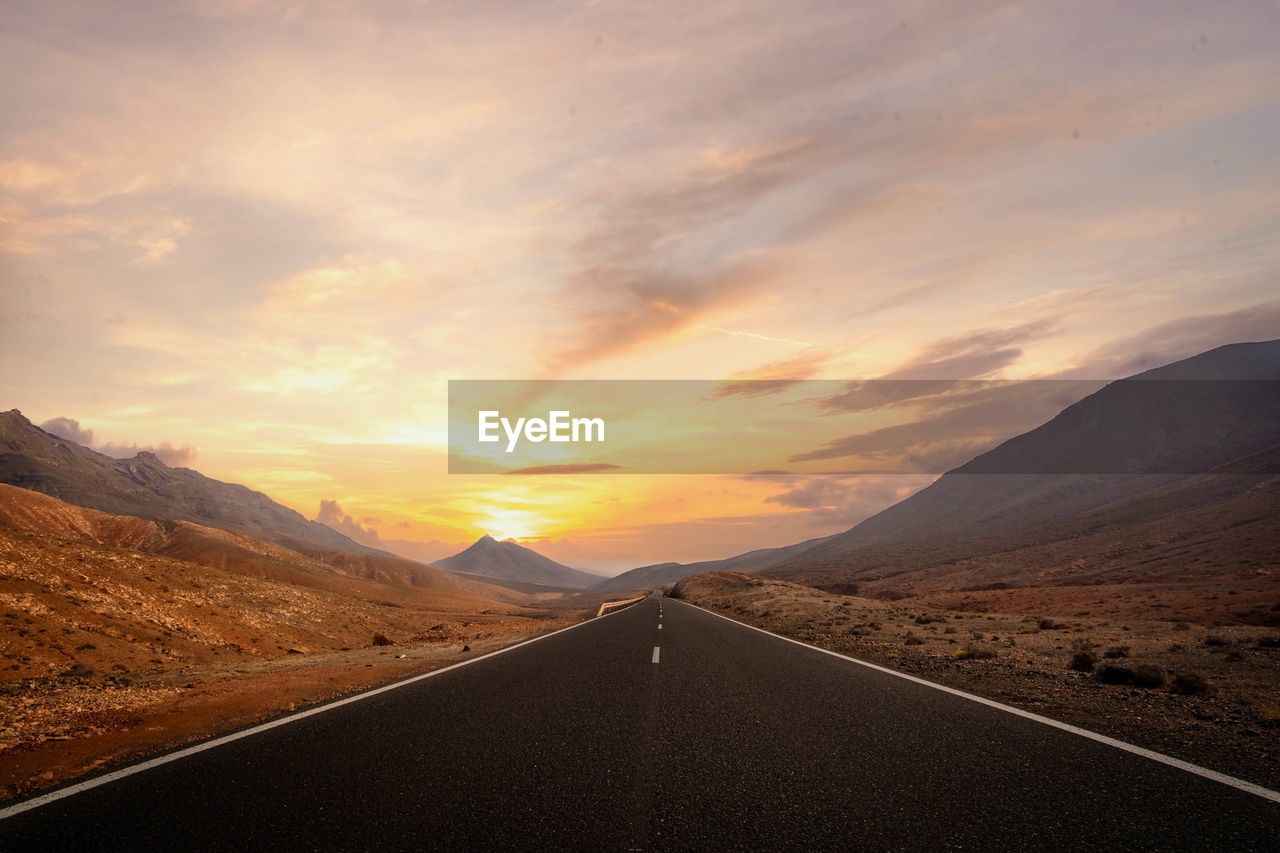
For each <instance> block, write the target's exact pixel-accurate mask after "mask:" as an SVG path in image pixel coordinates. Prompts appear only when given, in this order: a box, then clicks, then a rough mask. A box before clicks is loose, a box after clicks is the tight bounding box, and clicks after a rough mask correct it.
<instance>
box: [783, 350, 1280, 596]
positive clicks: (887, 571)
mask: <svg viewBox="0 0 1280 853" xmlns="http://www.w3.org/2000/svg"><path fill="white" fill-rule="evenodd" d="M1277 380H1280V341H1268V342H1261V343H1244V344H1232V345H1229V346H1225V347H1220V348H1218V349H1215V350H1211V351H1209V352H1206V353H1202V354H1200V355H1197V356H1194V357H1192V358H1189V359H1186V360H1184V361H1180V362H1176V363H1174V364H1171V365H1166V366H1164V367H1159V368H1156V369H1154V370H1150V371H1146V372H1145V373H1141V374H1138V375H1136V376H1133V377H1129V378H1127V379H1123V380H1119V381H1116V382H1113V383H1110V384H1109V385H1107V386H1106V387H1104V388H1102V389H1101V390H1099V391H1098V392H1096V393H1094V394H1092V395H1090V396H1089V397H1087V398H1085V399H1083V400H1081V401H1079V402H1077V403H1075V404H1073V405H1072V406H1069V407H1068V408H1066V409H1064V410H1063V411H1062V412H1061V413H1059V414H1058V415H1057V416H1056V417H1055V418H1053V419H1052V420H1051V421H1049V422H1048V423H1046V424H1044V425H1042V426H1040V427H1038V428H1037V429H1034V430H1031V431H1030V432H1027V433H1025V434H1023V435H1020V436H1017V437H1015V438H1012V439H1010V440H1008V441H1006V442H1004V443H1003V444H1001V445H999V446H998V447H996V448H995V449H993V450H991V451H989V452H987V453H984V454H982V455H981V456H978V457H976V458H975V459H973V460H971V461H970V462H968V463H966V464H965V465H962V466H960V467H959V468H957V469H955V470H953V471H950V472H948V473H946V474H944V475H943V476H942V477H940V478H939V479H938V480H937V481H936V482H934V483H933V484H932V485H931V486H929V487H928V488H926V489H924V490H922V491H920V492H918V493H917V494H915V495H913V496H912V497H910V498H908V499H906V500H904V501H902V502H900V503H898V504H895V505H893V506H891V507H889V508H888V509H886V510H884V511H883V512H881V513H879V514H878V515H876V516H873V517H872V518H869V519H867V520H866V521H864V522H862V523H861V524H859V525H857V526H856V527H854V528H852V529H851V530H849V531H846V532H845V533H842V534H839V535H838V536H835V537H832V538H831V539H829V540H828V541H826V542H824V543H821V544H819V545H817V546H815V547H813V548H810V549H806V550H805V551H803V552H801V553H799V554H797V555H795V556H792V557H789V558H787V559H784V560H782V561H780V562H778V563H777V564H775V565H773V566H770V567H768V568H767V569H765V570H763V571H762V572H761V574H766V575H770V576H776V577H781V578H784V579H787V580H793V581H799V582H801V583H807V584H810V585H815V586H822V587H827V588H831V587H832V586H833V585H839V584H850V583H853V584H857V585H859V586H861V587H862V588H863V591H864V592H868V593H871V594H881V595H885V596H887V597H903V596H921V595H932V596H938V595H942V594H944V593H946V594H954V593H960V592H966V593H969V594H970V595H971V596H972V594H973V593H975V592H977V591H981V590H984V589H985V590H986V591H991V590H994V589H1015V588H1027V587H1040V588H1045V587H1049V586H1059V587H1066V586H1080V585H1083V584H1089V585H1101V584H1106V583H1118V582H1129V583H1138V582H1145V583H1172V582H1174V581H1176V582H1178V583H1196V582H1201V581H1204V580H1206V579H1217V580H1219V581H1221V580H1222V579H1225V578H1228V577H1232V578H1236V579H1237V580H1240V579H1241V578H1244V577H1246V576H1247V577H1248V578H1251V579H1252V580H1250V581H1249V582H1250V583H1253V581H1254V580H1257V579H1258V578H1263V580H1262V581H1259V583H1262V585H1263V586H1266V585H1267V584H1268V583H1270V581H1266V580H1265V577H1266V574H1267V572H1268V571H1269V570H1268V569H1266V568H1265V567H1266V566H1268V565H1272V564H1274V562H1275V560H1276V558H1277V557H1280V553H1277V551H1280V523H1278V522H1277V521H1276V519H1277V518H1280V512H1277V510H1280V381H1277ZM1227 531H1230V532H1229V533H1228V532H1227ZM1259 568H1260V569H1262V571H1263V572H1264V575H1255V574H1254V573H1253V572H1254V570H1255V569H1259ZM1246 585H1247V584H1246ZM1233 594H1234V593H1233ZM1246 609H1247V608H1246ZM1268 618H1269V617H1268Z"/></svg>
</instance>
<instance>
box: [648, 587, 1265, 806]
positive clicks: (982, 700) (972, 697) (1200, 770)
mask: <svg viewBox="0 0 1280 853" xmlns="http://www.w3.org/2000/svg"><path fill="white" fill-rule="evenodd" d="M680 603H681V604H684V605H687V606H689V607H693V608H696V609H698V610H701V611H703V612H704V613H710V614H711V615H712V616H717V617H719V618H721V619H723V620H725V621H726V622H732V623H733V624H735V625H740V626H741V627H743V628H750V629H751V630H752V631H759V632H760V633H761V634H767V635H769V636H770V637H774V638H776V639H779V640H784V641H786V642H788V643H794V644H795V645H797V646H802V647H803V648H806V649H813V650H814V651H816V652H822V653H823V654H824V655H831V656H832V657H836V658H840V659H841V660H847V661H849V662H850V663H856V664H858V665H859V666H865V667H867V668H868V669H874V670H876V671H877V672H883V673H885V674H887V675H895V676H897V677H898V678H903V679H906V680H907V681H914V682H915V683H916V684H921V685H924V686H925V687H931V688H933V689H934V690H941V691H942V692H943V693H950V694H951V695H952V696H959V697H960V698H961V699H968V700H969V701H970V702H977V703H978V704H980V705H986V706H987V707H989V708H995V709H996V710H998V711H1004V712H1006V713H1009V714H1013V715H1015V716H1018V717H1023V718H1025V719H1028V720H1034V721H1035V722H1037V723H1043V724H1044V725H1046V726H1052V727H1053V728H1055V729H1061V730H1062V731H1064V732H1070V733H1071V734H1074V735H1079V736H1080V737H1084V738H1088V739H1089V740H1093V741H1097V742H1098V743H1103V744H1106V745H1107V746H1113V747H1115V748H1116V749H1120V750H1124V751H1125V752H1131V753H1133V754H1134V755H1140V756H1142V757H1143V758H1149V759H1151V760H1152V761H1158V762H1160V763H1161V764H1167V765H1169V766H1170V767H1176V768H1178V769H1179V770H1185V771H1186V772H1188V773H1193V774H1195V775H1196V776H1201V777H1203V778H1205V779H1209V780H1212V781H1214V782H1218V783H1220V784H1223V785H1227V786H1229V787H1232V788H1235V789H1237V790H1240V791H1244V792H1245V793H1247V794H1253V795H1254V796H1256V797H1261V798H1262V799H1264V800H1270V801H1271V802H1273V803H1280V791H1273V790H1271V789H1270V788H1264V787H1262V786H1261V785H1257V784H1254V783H1253V782H1249V781H1246V780H1244V779H1237V778H1236V777H1235V776H1228V775H1227V774H1226V773H1219V772H1218V771H1217V770H1210V769H1209V768H1208V767H1201V766H1200V765H1199V764H1192V763H1191V762H1190V761H1183V760H1182V759H1181V758H1174V757H1173V756H1171V755H1165V754H1164V753H1162V752H1156V751H1154V750H1151V749H1147V748H1145V747H1141V746H1136V745H1134V744H1132V743H1126V742H1125V741H1122V740H1116V739H1115V738H1113V737H1107V736H1106V735H1100V734H1098V733H1097V732H1091V731H1089V730H1088V729H1082V728H1079V727H1078V726H1073V725H1071V724H1070V723H1064V722H1061V721H1060V720H1054V719H1051V718H1049V717H1042V716H1040V715H1039V714H1033V713H1031V712H1030V711H1024V710H1022V709H1021V708H1015V707H1013V706H1012V705H1005V704H1003V703H1000V702H997V701H995V700H994V699H987V698H986V697H984V696H978V695H977V694H974V693H966V692H964V691H963V690H957V689H956V688H954V687H948V686H946V685H945V684H938V683H937V682H934V681H929V680H928V679H925V678H920V677H918V676H915V675H908V674H907V673H905V672H898V671H896V670H892V669H889V668H888V667H883V666H880V665H878V664H874V663H870V662H868V661H865V660H859V659H858V658H855V657H849V655H842V654H840V653H839V652H833V651H831V650H830V649H824V648H822V647H821V646H813V645H810V644H809V643H803V642H801V641H800V640H793V639H791V638H790V637H784V636H782V635H781V634H775V633H773V632H772V631H766V630H765V629H764V628H757V627H756V626H755V625H748V624H747V623H746V622H739V621H738V620H737V619H733V618H730V617H728V616H724V615H721V614H719V613H716V612H715V611H714V610H707V609H706V608H705V607H698V605H696V604H690V603H689V602H687V601H681V602H680ZM654 661H655V663H656V661H657V649H654Z"/></svg>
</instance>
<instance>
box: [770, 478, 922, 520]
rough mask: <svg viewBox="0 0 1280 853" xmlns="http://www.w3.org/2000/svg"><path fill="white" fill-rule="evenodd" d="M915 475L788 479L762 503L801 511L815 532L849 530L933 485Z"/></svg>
mask: <svg viewBox="0 0 1280 853" xmlns="http://www.w3.org/2000/svg"><path fill="white" fill-rule="evenodd" d="M932 479H933V478H932V477H921V476H918V475H904V476H888V477H874V476H866V475H858V476H842V475H816V476H811V477H794V478H790V480H791V484H790V485H789V486H788V487H787V489H786V490H785V491H782V492H779V493H777V494H774V495H770V496H769V497H767V498H765V499H764V502H765V503H773V504H778V505H779V506H783V507H786V508H788V509H797V510H803V511H804V512H805V513H806V515H807V516H808V523H809V524H810V525H811V526H812V527H815V528H818V527H830V526H831V525H833V524H844V525H848V526H849V527H852V526H853V525H855V524H857V523H858V522H860V521H862V520H863V519H865V518H867V517H869V516H871V515H873V514H875V513H877V512H879V511H880V510H882V509H884V508H885V507H887V506H890V505H891V504H894V503H897V502H898V501H901V500H904V499H906V498H908V497H910V496H911V495H912V494H914V493H915V492H917V491H919V490H920V489H922V488H924V487H925V486H926V485H928V484H929V483H930V482H931V481H932Z"/></svg>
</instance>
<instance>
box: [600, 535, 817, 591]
mask: <svg viewBox="0 0 1280 853" xmlns="http://www.w3.org/2000/svg"><path fill="white" fill-rule="evenodd" d="M830 538H831V537H829V536H824V537H822V538H819V539H809V540H807V541H805V542H799V543H797V544H795V545H784V546H783V547H781V548H761V549H759V550H756V551H748V552H747V553H745V554H739V555H737V556H736V557H727V558H725V559H723V560H702V561H700V562H697V563H656V564H654V565H652V566H640V567H639V568H636V569H631V570H630V571H626V572H623V573H622V574H620V575H618V576H617V577H612V578H609V579H607V580H605V581H604V582H603V583H598V584H596V585H595V586H594V587H592V588H591V589H592V592H629V591H631V590H636V589H657V588H659V587H664V586H667V585H668V584H672V583H675V582H676V581H678V580H680V579H681V578H684V577H688V576H689V575H697V574H702V573H704V572H759V571H761V570H763V569H767V568H768V567H770V566H772V565H774V564H776V563H779V562H781V561H782V560H785V559H786V558H788V557H791V556H794V555H796V554H799V553H800V552H801V551H807V550H808V549H810V548H812V547H814V546H815V545H819V544H821V543H823V542H826V541H827V540H828V539H830Z"/></svg>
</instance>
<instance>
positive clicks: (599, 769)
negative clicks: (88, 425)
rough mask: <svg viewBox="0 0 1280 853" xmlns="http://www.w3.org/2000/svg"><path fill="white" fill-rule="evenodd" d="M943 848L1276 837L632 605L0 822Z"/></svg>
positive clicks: (1150, 764) (85, 831) (1087, 758)
mask: <svg viewBox="0 0 1280 853" xmlns="http://www.w3.org/2000/svg"><path fill="white" fill-rule="evenodd" d="M660 612H661V615H660ZM951 848H963V849H966V850H984V849H992V850H1032V849H1053V850H1063V849H1077V850H1090V851H1098V850H1139V849H1168V850H1197V849H1199V850H1215V851H1223V850H1232V851H1244V850H1277V849H1280V804H1277V803H1274V802H1269V801H1267V800H1266V799H1264V798H1262V797H1259V796H1256V795H1254V794H1251V793H1248V792H1245V791H1241V790H1237V789H1235V788H1231V787H1228V786H1226V785H1223V784H1220V783H1218V782H1215V781H1212V780H1210V779H1206V778H1202V777H1200V776H1197V775H1193V774H1191V773H1188V772H1185V771H1184V770H1180V769H1177V768H1174V767H1169V766H1166V765H1164V764H1160V763H1157V762H1155V761H1152V760H1150V759H1147V758H1144V757H1142V756H1139V755H1134V754H1131V753H1128V752H1124V751H1121V750H1118V749H1115V748H1113V747H1111V746H1108V745H1106V744H1101V743H1097V742H1095V741H1092V740H1089V739H1086V738H1084V737H1081V736H1079V735H1077V734H1073V733H1071V732H1067V731H1061V730H1058V729H1055V728H1052V727H1050V726H1047V725H1044V724H1042V723H1039V722H1036V721H1034V720H1029V719H1025V718H1022V717H1019V716H1016V715H1014V714H1010V713H1008V712H1005V711H1002V710H1000V709H998V708H993V707H989V706H987V705H984V704H980V703H977V702H973V701H970V700H967V699H964V698H962V697H958V696H955V695H951V694H948V693H946V692H942V691H939V690H934V689H931V688H929V687H926V686H923V685H920V684H917V683H913V682H911V681H908V680H905V679H902V678H898V677H895V676H893V675H891V674H886V673H883V672H878V671H875V670H873V669H868V668H866V667H863V666H859V665H857V664H855V663H851V662H849V661H846V660H842V659H839V658H836V657H833V656H831V655H828V654H824V653H822V652H820V651H817V650H814V649H811V648H807V647H803V646H800V645H797V644H795V643H792V642H787V641H784V640H782V639H779V638H776V637H773V636H770V635H767V634H764V633H762V632H758V631H754V630H751V629H749V628H746V627H744V626H741V625H738V624H736V623H733V622H730V621H728V620H725V619H722V618H720V617H717V616H714V615H711V614H709V613H706V612H705V611H702V610H699V609H697V608H695V607H693V606H691V605H688V604H684V603H682V602H678V601H671V600H669V599H662V600H659V599H657V598H649V599H646V600H645V601H643V602H641V603H639V604H637V605H635V606H634V607H631V608H629V609H627V610H623V611H621V612H618V613H615V614H612V615H609V616H605V617H602V618H600V619H596V620H593V621H591V622H588V623H585V624H583V625H580V626H577V627H574V628H571V629H568V630H566V631H563V632H559V633H557V634H554V635H550V636H548V637H546V638H544V639H540V640H537V641H534V642H532V643H529V644H527V645H525V646H521V647H519V648H516V649H514V650H512V651H509V652H505V653H501V654H498V655H495V656H492V657H487V658H485V659H483V660H479V661H476V662H475V663H472V664H468V665H466V666H462V667H459V668H456V669H452V670H450V671H447V672H443V673H441V674H439V675H437V676H434V677H430V678H425V679H422V680H420V681H417V682H414V683H412V684H409V685H406V686H404V687H401V688H398V689H395V690H390V691H386V692H383V693H380V694H378V695H375V696H372V697H369V698H367V699H364V700H361V701H357V702H352V703H349V704H346V705H343V706H341V707H337V708H334V709H332V710H328V711H325V712H322V713H318V714H314V715H312V716H310V717H307V718H306V719H302V720H299V721H297V722H292V723H289V724H287V725H282V726H278V727H276V728H273V729H270V730H267V731H262V732H259V733H257V734H253V735H251V736H249V737H245V738H242V739H240V740H237V741H235V742H233V743H229V744H225V745H222V746H218V747H216V748H212V749H208V750H206V751H202V752H199V753H198V754H194V755H190V756H188V757H185V758H182V759H180V760H177V761H173V762H170V763H167V764H163V765H161V766H158V767H153V768H151V769H149V770H145V771H143V772H139V773H136V774H134V775H131V776H128V777H126V778H123V779H118V780H116V781H113V782H110V783H107V784H103V785H100V786H98V787H93V788H91V789H89V790H85V791H82V792H80V793H77V794H75V795H72V796H68V797H66V798H63V799H60V800H57V801H54V802H50V803H48V804H46V805H43V806H40V807H39V808H34V809H31V810H28V811H25V812H23V813H20V814H16V815H12V816H10V817H7V818H5V819H3V820H0V849H4V850H41V851H45V850H131V851H132V850H187V849H191V850H262V849H271V850H291V851H292V850H451V849H461V850H502V849H533V850H546V849H583V850H722V849H728V850H733V849H739V850H753V851H754V850H783V849H794V850H844V849H855V850H862V849H865V850H899V849H901V850H943V849H951Z"/></svg>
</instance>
